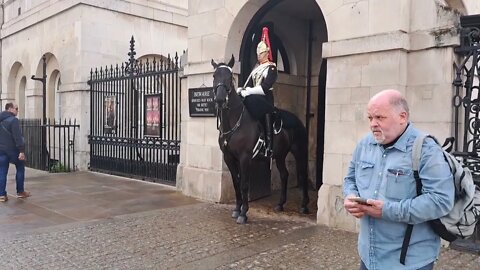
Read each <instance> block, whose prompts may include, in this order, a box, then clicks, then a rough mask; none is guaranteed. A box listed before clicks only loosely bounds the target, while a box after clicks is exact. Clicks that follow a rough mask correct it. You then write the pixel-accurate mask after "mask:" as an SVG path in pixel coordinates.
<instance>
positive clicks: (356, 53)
mask: <svg viewBox="0 0 480 270" xmlns="http://www.w3.org/2000/svg"><path fill="white" fill-rule="evenodd" d="M2 8H3V11H4V12H3V18H2V20H1V22H2V25H1V32H0V34H1V78H2V84H1V95H0V98H1V100H2V106H3V105H4V104H5V103H6V102H8V101H11V100H16V101H17V102H18V103H19V104H20V107H21V108H22V109H21V111H20V116H21V117H26V118H29V117H34V116H38V115H40V114H41V112H42V89H41V86H40V85H39V83H37V82H35V81H32V80H30V77H31V75H35V76H37V77H39V76H41V67H42V60H41V59H42V56H43V55H46V59H47V76H48V80H47V81H48V84H47V116H48V117H57V118H60V117H61V118H69V117H72V118H77V119H78V120H79V121H80V135H79V138H78V148H79V149H80V150H79V152H78V153H77V155H78V156H79V157H80V160H81V162H80V165H79V167H80V169H86V168H87V164H88V154H89V153H88V151H89V147H88V142H87V135H88V134H89V119H90V118H89V115H90V112H89V109H90V106H89V105H90V104H89V93H88V90H89V87H88V85H87V81H88V79H89V77H88V76H89V74H90V70H91V68H92V67H99V66H105V65H110V64H112V63H121V62H123V61H125V59H126V53H127V52H128V43H127V42H128V40H130V37H131V36H132V35H133V36H135V39H136V40H137V47H136V48H137V57H141V56H148V55H163V56H165V55H167V54H169V53H170V54H172V53H173V54H174V53H175V52H181V51H183V50H185V49H187V54H186V55H185V56H184V57H182V60H183V63H182V65H183V76H184V77H183V79H182V90H181V91H182V95H181V104H182V114H181V115H182V117H181V136H182V137H181V147H180V150H181V153H180V164H179V166H178V169H177V182H176V186H177V189H178V190H180V191H182V192H183V193H184V194H186V195H189V196H192V197H196V198H200V199H202V200H207V201H213V202H229V201H231V200H232V199H233V197H234V196H233V187H232V181H231V178H230V173H229V172H228V169H227V167H226V165H225V164H224V162H223V160H222V153H221V151H220V149H219V147H218V141H217V139H218V131H217V129H216V124H217V123H216V119H215V118H213V117H190V116H189V106H188V105H189V104H188V91H189V89H191V88H198V87H204V86H212V81H213V79H212V74H213V68H212V66H211V64H210V62H211V60H212V59H214V60H215V61H217V62H226V61H228V60H229V59H230V57H231V56H232V55H233V56H234V57H235V59H236V62H235V66H234V68H233V71H234V74H235V76H236V81H237V83H238V84H240V83H242V82H243V81H244V80H245V78H246V75H248V73H249V72H250V69H251V68H252V66H253V64H254V63H255V53H254V49H255V46H256V43H255V41H256V40H258V33H259V29H261V27H263V26H267V27H269V28H270V33H271V36H273V37H274V38H273V39H274V40H275V41H274V43H275V46H274V47H275V52H274V53H275V54H276V55H277V56H276V59H277V65H278V67H279V70H280V73H279V77H278V80H277V83H276V84H275V86H274V88H275V89H274V93H275V102H276V105H277V106H278V107H281V108H283V109H287V110H290V111H292V112H294V113H295V114H296V115H297V116H299V117H300V119H301V120H302V121H303V122H304V123H305V124H306V126H307V127H308V134H309V178H310V182H311V184H312V186H314V187H315V186H317V187H319V186H320V185H321V188H320V189H319V192H318V213H317V222H318V223H319V224H326V225H328V226H332V227H339V228H343V229H347V230H355V229H356V222H355V220H354V219H353V218H351V217H348V216H347V215H346V214H345V213H344V211H343V206H342V203H343V198H342V194H341V184H342V180H343V176H344V174H345V172H346V169H347V165H348V162H349V161H350V158H351V152H352V151H353V148H354V146H355V144H356V142H357V141H358V140H359V139H360V138H361V137H362V136H363V135H364V134H366V133H367V132H368V124H367V122H366V117H365V107H366V104H367V102H368V100H369V98H370V97H371V96H373V95H374V94H375V93H377V92H378V91H380V90H382V89H385V88H396V89H398V90H400V91H401V92H403V93H404V94H405V96H406V97H407V99H408V102H409V103H410V106H411V120H412V121H413V122H414V123H415V124H416V126H418V127H419V128H421V129H424V130H425V131H427V132H429V133H431V134H435V135H436V136H437V137H439V138H444V137H446V136H448V135H450V134H451V125H452V111H451V102H450V101H451V97H452V95H453V94H452V80H453V76H454V72H453V63H454V62H455V60H456V55H455V54H454V51H453V48H454V46H456V45H457V44H458V43H459V40H458V32H457V31H458V22H459V17H460V16H461V15H468V14H476V13H480V2H478V1H477V0H463V1H462V0H450V1H447V0H421V1H412V0H158V1H151V0H150V1H147V0H106V1H90V0H86V1H74V0H30V1H15V0H13V1H12V0H9V1H2ZM289 167H293V166H291V165H290V166H289ZM294 177H295V175H294V174H293V173H292V174H291V175H290V178H291V180H292V181H290V182H293V183H295V182H296V181H295V180H293V179H294ZM277 179H278V175H277V174H276V171H275V170H273V171H272V187H271V188H272V189H276V188H278V185H279V184H278V183H279V181H278V180H277Z"/></svg>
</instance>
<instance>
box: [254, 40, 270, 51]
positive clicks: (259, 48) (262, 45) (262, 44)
mask: <svg viewBox="0 0 480 270" xmlns="http://www.w3.org/2000/svg"><path fill="white" fill-rule="evenodd" d="M269 50H270V49H269V48H268V46H267V43H265V41H263V40H262V41H260V42H259V43H258V46H257V55H258V54H261V53H263V52H268V51H269Z"/></svg>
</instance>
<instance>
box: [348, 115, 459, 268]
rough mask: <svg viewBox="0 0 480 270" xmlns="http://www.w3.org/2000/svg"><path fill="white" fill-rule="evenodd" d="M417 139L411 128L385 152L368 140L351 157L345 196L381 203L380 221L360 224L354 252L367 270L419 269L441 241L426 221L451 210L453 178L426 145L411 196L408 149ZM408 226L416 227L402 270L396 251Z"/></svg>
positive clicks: (434, 254) (432, 145)
mask: <svg viewBox="0 0 480 270" xmlns="http://www.w3.org/2000/svg"><path fill="white" fill-rule="evenodd" d="M419 134H420V131H419V130H417V129H416V128H414V127H413V125H412V124H411V123H410V124H409V125H408V127H407V129H406V130H405V132H404V133H403V134H402V135H401V136H400V138H399V139H398V140H397V142H395V144H394V145H393V146H390V147H388V148H386V149H384V148H383V146H382V145H380V144H378V143H377V142H375V140H374V138H373V135H372V134H369V135H367V136H366V137H364V138H363V139H362V140H361V141H360V142H359V144H358V145H357V147H356V148H355V151H354V152H353V157H352V161H351V162H350V166H349V168H348V173H347V176H346V177H345V179H344V186H343V193H344V195H345V196H347V195H349V194H355V195H356V196H360V197H363V198H367V199H368V198H371V199H377V200H382V201H384V206H383V209H382V217H381V218H373V217H370V216H368V215H365V216H364V217H362V218H361V219H360V233H359V239H358V251H359V255H360V258H361V259H362V261H363V262H364V263H365V265H366V266H367V268H368V269H370V270H375V269H390V270H393V269H418V268H420V267H423V266H425V265H427V264H429V263H431V262H433V261H435V260H436V259H437V257H438V254H439V251H440V237H439V236H438V235H436V234H435V233H434V232H433V231H432V229H431V228H430V226H429V225H428V223H427V222H426V221H428V220H432V219H436V218H439V217H442V216H444V215H446V214H447V213H448V212H449V211H450V210H451V209H452V207H453V200H454V185H453V178H452V174H451V172H450V167H449V165H448V163H447V162H446V161H445V159H444V156H443V153H442V151H441V148H440V146H439V145H438V144H436V143H435V142H434V141H433V140H432V139H426V140H425V141H424V143H423V146H422V156H421V159H420V169H419V175H420V179H422V185H423V188H422V194H421V195H420V196H418V197H417V196H416V184H415V178H414V176H413V170H412V147H413V142H414V140H415V138H416V137H417V136H418V135H419ZM407 224H415V225H414V226H413V232H412V237H411V239H410V245H409V247H408V251H407V256H406V259H405V265H402V264H400V251H401V248H402V243H403V238H404V236H405V230H406V228H407Z"/></svg>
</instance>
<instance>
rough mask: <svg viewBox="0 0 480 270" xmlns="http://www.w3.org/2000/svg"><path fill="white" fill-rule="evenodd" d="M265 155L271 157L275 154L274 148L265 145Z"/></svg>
mask: <svg viewBox="0 0 480 270" xmlns="http://www.w3.org/2000/svg"><path fill="white" fill-rule="evenodd" d="M264 155H265V157H267V158H271V157H272V156H273V150H272V149H268V148H267V147H265V153H264Z"/></svg>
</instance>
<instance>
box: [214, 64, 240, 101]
mask: <svg viewBox="0 0 480 270" xmlns="http://www.w3.org/2000/svg"><path fill="white" fill-rule="evenodd" d="M234 64H235V58H234V57H233V55H232V58H231V59H230V61H229V62H228V64H224V63H219V64H217V63H215V61H213V59H212V66H213V67H214V68H215V72H214V73H213V93H214V96H215V102H216V103H217V106H221V107H226V106H227V103H228V95H229V94H230V92H231V91H232V90H233V88H234V86H233V72H232V67H233V65H234ZM233 91H234V90H233Z"/></svg>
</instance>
